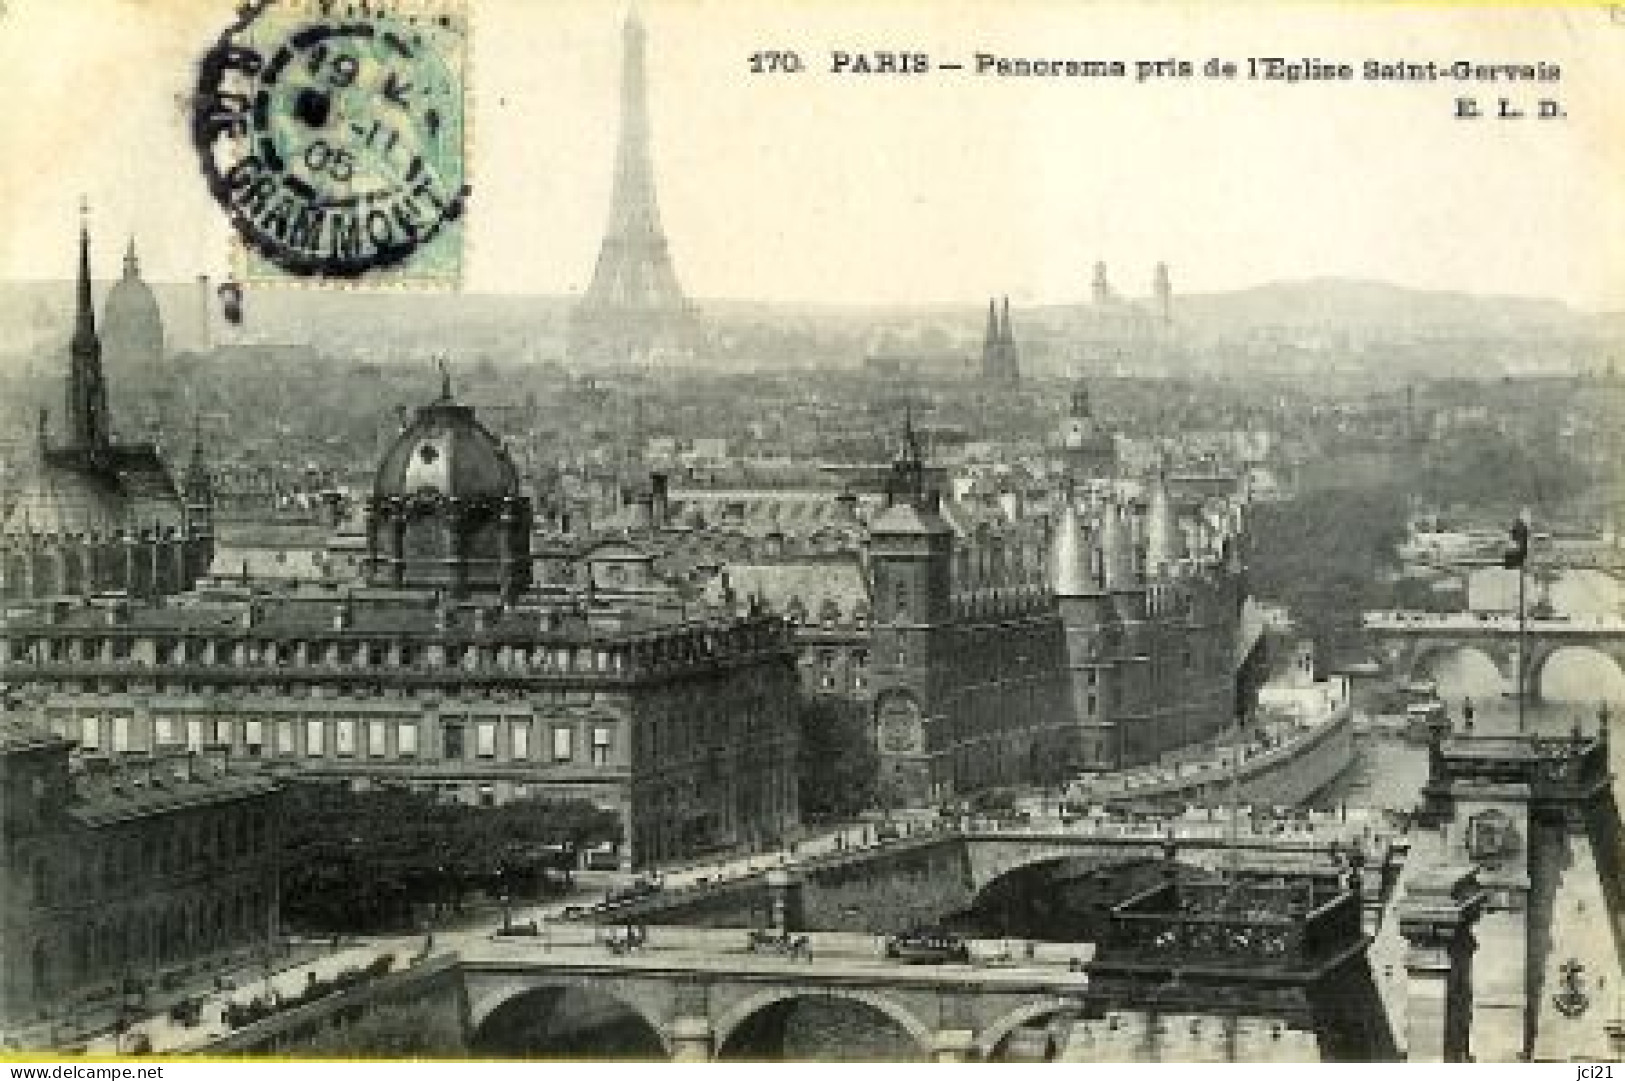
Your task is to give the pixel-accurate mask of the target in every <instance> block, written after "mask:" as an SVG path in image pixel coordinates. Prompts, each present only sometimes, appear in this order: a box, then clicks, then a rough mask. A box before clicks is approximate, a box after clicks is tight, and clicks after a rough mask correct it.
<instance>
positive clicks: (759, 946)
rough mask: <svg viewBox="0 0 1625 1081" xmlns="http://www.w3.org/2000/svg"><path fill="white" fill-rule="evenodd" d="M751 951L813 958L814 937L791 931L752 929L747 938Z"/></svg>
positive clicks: (807, 958) (748, 948) (794, 957)
mask: <svg viewBox="0 0 1625 1081" xmlns="http://www.w3.org/2000/svg"><path fill="white" fill-rule="evenodd" d="M745 949H746V950H747V951H748V952H750V953H771V954H778V955H780V956H782V957H788V958H791V959H792V960H804V961H811V960H812V938H811V937H810V936H808V935H792V934H791V933H790V932H789V931H760V930H757V931H752V932H751V933H750V934H749V935H748V936H747V937H746V939H745Z"/></svg>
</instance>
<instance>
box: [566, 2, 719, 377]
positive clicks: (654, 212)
mask: <svg viewBox="0 0 1625 1081" xmlns="http://www.w3.org/2000/svg"><path fill="white" fill-rule="evenodd" d="M622 37H623V50H624V51H623V54H622V59H621V138H620V145H619V147H618V148H617V150H616V155H615V186H614V188H613V190H612V192H611V197H610V207H609V227H608V229H607V230H606V231H605V233H604V242H603V246H602V247H600V248H599V250H598V263H597V265H596V266H595V267H594V268H593V274H592V284H591V285H589V286H588V287H587V292H586V294H585V295H584V296H583V297H582V298H581V301H580V303H579V304H577V305H576V308H575V310H574V312H572V313H571V318H570V338H569V346H568V353H569V356H570V359H571V360H574V361H587V362H606V361H608V362H614V361H633V362H637V363H643V364H655V363H660V362H662V361H668V360H671V359H675V358H680V357H683V356H685V355H687V354H688V353H689V352H690V351H691V350H692V346H693V341H694V331H695V326H696V320H695V312H694V306H693V305H692V304H690V303H689V301H688V298H687V297H685V296H684V295H683V288H682V286H680V285H679V284H678V283H677V272H676V271H675V270H674V269H673V268H672V264H671V252H670V251H669V250H668V249H667V246H666V234H665V232H664V230H662V229H661V227H660V208H659V206H658V205H657V203H656V201H655V180H654V167H653V165H652V163H651V161H650V156H649V110H648V102H647V100H646V92H645V79H644V70H643V51H644V42H645V39H646V37H647V33H646V31H645V30H644V28H643V23H642V22H641V21H640V20H639V19H638V16H637V12H636V11H635V10H634V11H632V12H630V13H628V15H627V17H626V25H625V27H624V29H623V31H622Z"/></svg>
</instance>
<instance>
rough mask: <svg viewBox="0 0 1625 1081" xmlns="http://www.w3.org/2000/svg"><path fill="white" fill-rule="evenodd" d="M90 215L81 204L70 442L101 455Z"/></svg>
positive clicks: (102, 404)
mask: <svg viewBox="0 0 1625 1081" xmlns="http://www.w3.org/2000/svg"><path fill="white" fill-rule="evenodd" d="M89 214H90V208H89V206H88V205H87V204H86V203H85V202H84V201H83V200H80V203H79V285H78V294H77V307H76V309H75V312H74V323H73V339H72V341H71V342H70V343H69V345H68V393H67V398H68V403H67V404H68V445H69V446H70V447H73V448H77V449H79V450H81V451H85V452H87V453H90V454H92V455H100V454H102V453H104V452H105V451H106V449H107V445H108V442H109V437H108V424H107V384H106V382H105V381H104V380H103V378H102V343H101V341H100V339H98V338H97V337H96V309H95V307H94V305H93V303H92V301H91V296H90V225H89V222H88V218H89Z"/></svg>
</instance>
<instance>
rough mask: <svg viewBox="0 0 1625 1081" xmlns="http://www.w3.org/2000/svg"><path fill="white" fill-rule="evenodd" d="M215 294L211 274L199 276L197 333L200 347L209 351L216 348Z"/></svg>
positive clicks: (205, 351) (200, 349)
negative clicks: (210, 285)
mask: <svg viewBox="0 0 1625 1081" xmlns="http://www.w3.org/2000/svg"><path fill="white" fill-rule="evenodd" d="M213 311H214V294H213V293H212V292H211V291H210V289H209V276H208V275H207V274H199V275H198V276H197V317H198V324H197V333H198V349H199V351H200V352H204V353H207V352H209V351H210V350H211V349H213V348H214V330H213V326H214V319H213Z"/></svg>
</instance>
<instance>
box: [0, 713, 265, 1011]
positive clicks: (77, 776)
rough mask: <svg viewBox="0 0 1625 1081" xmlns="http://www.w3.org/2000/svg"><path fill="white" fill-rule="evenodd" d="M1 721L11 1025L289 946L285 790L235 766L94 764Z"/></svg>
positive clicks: (169, 758) (4, 949) (3, 939)
mask: <svg viewBox="0 0 1625 1081" xmlns="http://www.w3.org/2000/svg"><path fill="white" fill-rule="evenodd" d="M14 716H15V715H7V716H6V717H4V718H0V835H3V836H4V837H5V842H6V843H5V848H4V853H3V856H0V858H3V859H4V865H5V874H4V877H3V879H0V899H3V903H0V957H3V958H4V959H5V960H4V964H3V965H0V1017H4V1018H5V1019H7V1020H8V1021H9V1022H11V1023H14V1024H26V1023H27V1022H28V1021H30V1020H32V1019H36V1018H38V1017H40V1016H41V1015H43V1014H45V1013H46V1012H47V1011H49V1010H50V1009H51V1008H52V1007H54V1006H56V1005H57V1004H59V1003H62V1002H67V1001H73V1000H87V999H90V1000H98V1001H107V1000H111V1001H115V1002H116V1001H118V1000H119V999H120V998H121V997H122V996H127V995H130V994H132V993H134V994H140V993H141V992H142V990H143V989H148V990H150V989H156V988H158V987H162V986H164V985H165V981H166V979H167V978H168V977H169V976H171V975H177V976H178V975H180V974H182V973H183V971H184V972H187V973H190V972H193V971H195V970H196V968H197V967H198V966H199V965H200V964H206V963H208V962H209V961H222V962H223V961H228V960H230V961H234V962H237V963H241V962H242V961H244V960H254V959H261V958H264V957H267V956H269V952H268V951H270V950H271V949H272V948H274V946H275V944H276V941H277V896H278V893H277V860H278V847H279V840H278V836H279V817H278V810H277V793H276V789H275V786H274V784H273V783H272V782H271V781H270V780H269V779H267V778H265V777H262V776H256V775H244V774H242V773H240V772H228V771H227V770H226V769H225V768H224V763H223V762H222V761H221V760H220V759H219V758H208V759H205V758H201V757H194V756H189V755H185V754H180V755H162V754H158V755H154V754H143V755H132V756H129V757H126V758H125V759H123V760H121V761H115V760H113V759H111V758H110V757H108V756H107V755H105V754H96V753H88V754H84V755H81V756H80V757H79V758H78V759H77V760H76V761H75V762H74V763H73V765H72V766H71V767H70V751H71V750H72V747H73V743H72V741H70V740H67V739H64V738H62V737H61V736H59V735H57V734H55V733H53V732H50V731H48V730H45V729H42V728H40V727H38V726H37V725H34V724H33V723H31V722H24V721H19V720H16V719H14Z"/></svg>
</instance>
